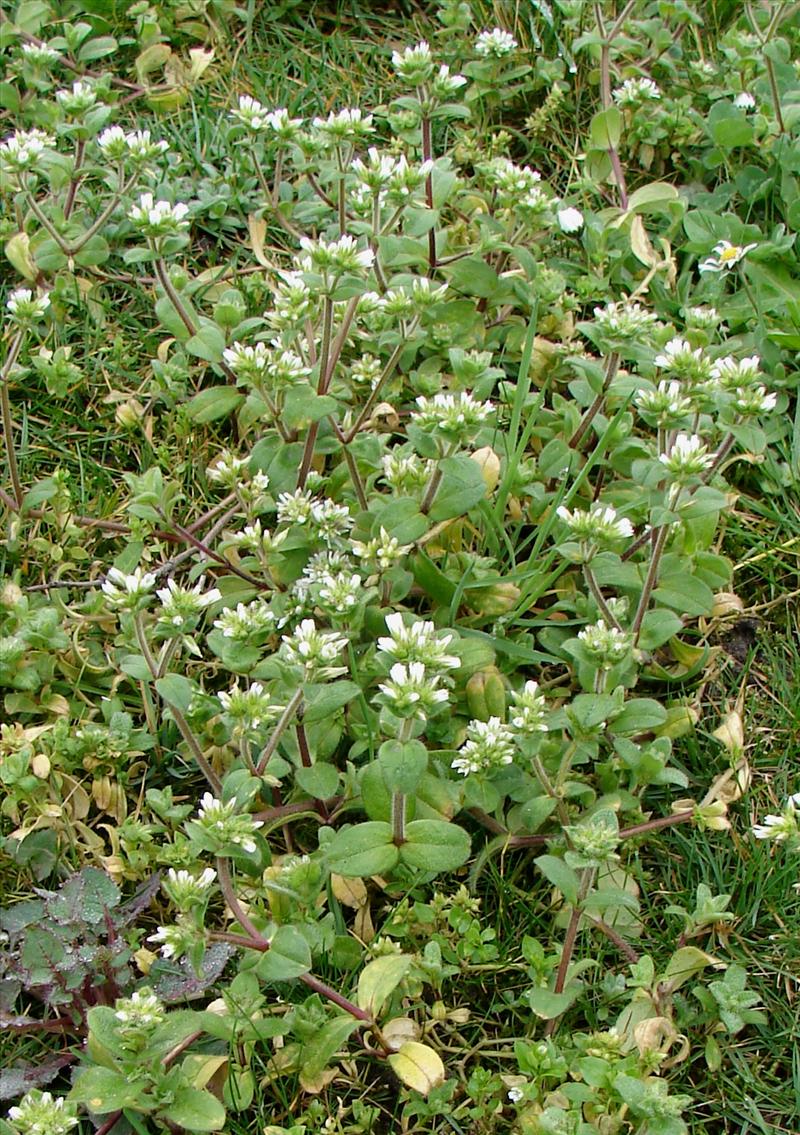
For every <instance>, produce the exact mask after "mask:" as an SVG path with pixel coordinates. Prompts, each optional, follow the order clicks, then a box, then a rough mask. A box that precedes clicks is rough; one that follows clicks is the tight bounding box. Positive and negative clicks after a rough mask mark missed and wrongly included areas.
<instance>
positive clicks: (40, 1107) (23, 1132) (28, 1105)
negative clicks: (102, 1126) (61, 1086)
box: [8, 1091, 78, 1135]
mask: <svg viewBox="0 0 800 1135" xmlns="http://www.w3.org/2000/svg"><path fill="white" fill-rule="evenodd" d="M74 1107H75V1105H74V1104H72V1103H68V1102H67V1101H66V1100H65V1099H64V1097H63V1096H57V1097H56V1098H53V1096H52V1095H51V1093H50V1092H39V1091H33V1092H28V1093H27V1094H26V1095H24V1096H23V1097H22V1099H21V1100H20V1101H19V1103H18V1104H17V1105H16V1107H10V1108H9V1109H8V1118H9V1120H10V1122H11V1123H12V1125H13V1126H14V1128H15V1130H16V1131H18V1132H19V1135H66V1133H67V1132H68V1131H70V1130H71V1129H72V1128H73V1127H76V1126H77V1124H78V1119H77V1117H76V1116H75V1115H74V1114H73V1111H74Z"/></svg>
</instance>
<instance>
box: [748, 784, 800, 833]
mask: <svg viewBox="0 0 800 1135" xmlns="http://www.w3.org/2000/svg"><path fill="white" fill-rule="evenodd" d="M798 812H800V792H796V793H795V794H794V795H793V796H790V797H789V798H788V800H787V801H786V803H785V804H784V806H783V810H782V812H781V814H780V815H779V816H774V815H773V816H765V817H764V820H763V823H761V824H754V825H753V835H754V836H755V837H756V839H770V840H774V841H775V843H784V842H787V841H789V842H790V843H792V844H793V845H794V844H797V842H798V839H800V830H798Z"/></svg>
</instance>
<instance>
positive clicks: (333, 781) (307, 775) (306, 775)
mask: <svg viewBox="0 0 800 1135" xmlns="http://www.w3.org/2000/svg"><path fill="white" fill-rule="evenodd" d="M294 779H295V781H296V782H297V783H298V784H299V785H300V787H301V788H302V789H303V791H304V792H307V793H308V794H309V796H313V797H314V799H315V800H330V798H331V797H332V796H334V795H335V793H336V789H337V788H338V787H339V770H338V769H337V768H334V767H333V765H329V764H325V763H324V762H323V761H319V762H318V763H317V764H315V765H312V766H311V768H299V769H296V770H295V774H294Z"/></svg>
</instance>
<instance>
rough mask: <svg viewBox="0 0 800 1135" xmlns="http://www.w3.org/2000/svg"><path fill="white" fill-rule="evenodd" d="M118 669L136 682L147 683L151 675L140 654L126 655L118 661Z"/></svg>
mask: <svg viewBox="0 0 800 1135" xmlns="http://www.w3.org/2000/svg"><path fill="white" fill-rule="evenodd" d="M119 668H120V670H121V671H122V673H123V674H127V675H128V676H129V677H131V678H135V679H136V681H137V682H149V681H151V680H152V677H153V675H152V674H151V673H150V667H149V666H148V665H147V662H146V661H145V659H144V658H143V657H142V655H141V654H126V655H124V657H123V658H121V659H120V663H119Z"/></svg>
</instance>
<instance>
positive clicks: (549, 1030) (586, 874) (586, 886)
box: [545, 867, 595, 1036]
mask: <svg viewBox="0 0 800 1135" xmlns="http://www.w3.org/2000/svg"><path fill="white" fill-rule="evenodd" d="M594 876H595V868H594V867H586V868H585V869H584V871H583V873H582V875H581V882H580V887H579V888H578V901H577V902H576V903H575V905H574V906H573V908H572V914H571V915H570V919H569V924H568V926H567V932H566V934H565V935H564V946H563V948H562V950H561V961H560V962H559V963H558V971H557V973H556V983H555V986H554V989H553V992H554V993H556V994H558V993H563V992H564V986H565V985H566V984H567V973H568V971H569V967H570V963H571V961H572V955H573V954H574V952H575V942H576V941H577V938H578V928H579V926H580V922H581V915H582V913H583V910H582V906H583V903H584V900H585V899H586V896H587V895H588V893H589V891H590V889H591V886H592V883H593V881H594ZM558 1021H559V1018H558V1017H554V1018H553V1019H552V1020H550V1021H548V1022H547V1027H546V1028H545V1036H552V1035H553V1033H554V1032H555V1031H556V1029H557V1027H558Z"/></svg>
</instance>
